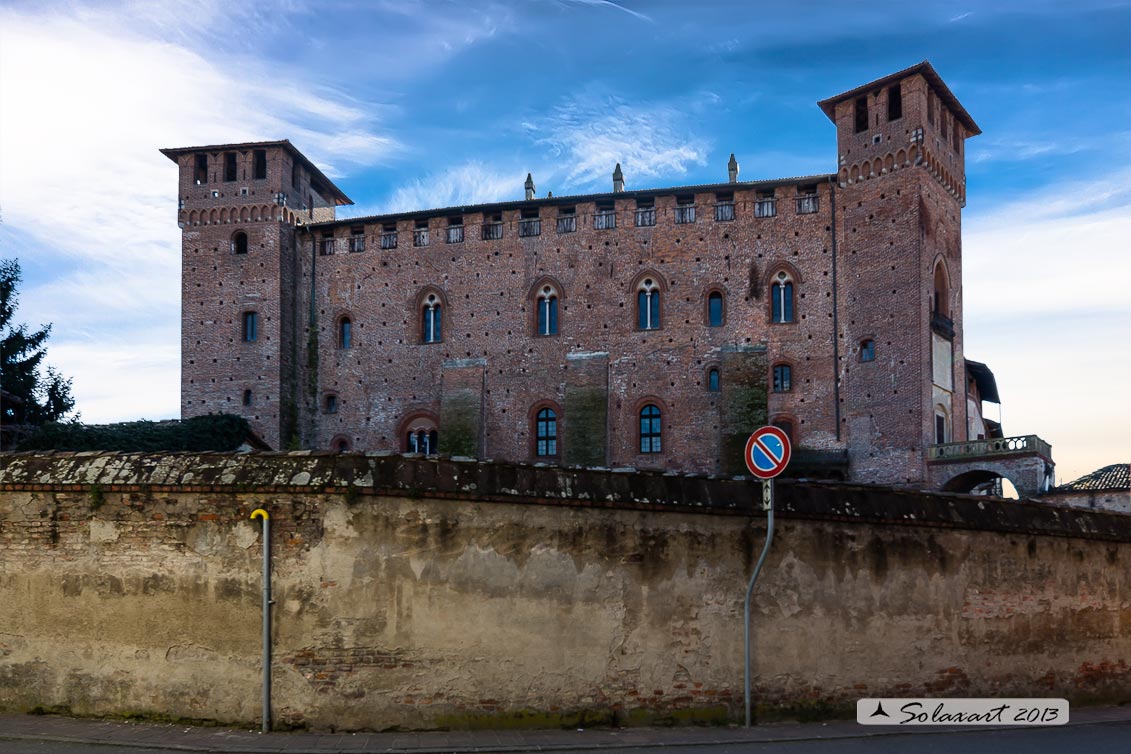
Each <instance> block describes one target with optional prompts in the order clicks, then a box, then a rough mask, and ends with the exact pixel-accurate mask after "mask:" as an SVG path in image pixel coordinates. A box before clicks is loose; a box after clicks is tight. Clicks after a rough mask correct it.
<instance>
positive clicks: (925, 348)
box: [819, 62, 981, 482]
mask: <svg viewBox="0 0 1131 754" xmlns="http://www.w3.org/2000/svg"><path fill="white" fill-rule="evenodd" d="M819 104H820V106H821V109H822V110H824V112H825V113H826V115H828V116H829V118H830V119H831V120H832V121H833V122H834V123H835V124H836V128H837V152H838V172H837V185H838V190H837V192H836V197H837V203H838V207H837V217H836V221H835V224H836V235H837V239H838V242H839V243H838V245H839V249H838V255H837V256H838V262H839V270H838V283H839V288H840V290H839V291H838V304H837V319H838V327H837V334H838V339H839V340H838V344H837V346H838V348H837V350H838V357H837V358H838V362H839V363H838V372H839V379H840V404H841V405H840V421H841V428H842V432H843V435H844V439H845V441H846V443H847V446H848V449H849V457H850V458H851V459H852V468H851V473H852V477H853V478H854V479H859V480H862V481H867V480H868V479H869V478H885V479H890V478H891V477H892V471H893V470H894V469H902V470H903V471H902V472H901V473H900V474H899V476H902V477H903V478H904V480H905V481H907V482H918V481H920V480H922V479H925V478H926V475H927V472H926V460H927V459H926V448H927V446H929V445H933V444H938V443H944V442H955V441H960V440H966V439H967V437H966V435H967V425H968V422H967V417H966V414H967V399H966V395H965V391H966V384H967V379H966V373H965V366H964V361H963V350H962V297H961V292H962V233H961V231H962V208H963V207H964V206H965V203H966V178H965V167H964V155H965V148H964V142H965V140H966V139H967V138H968V137H970V136H974V135H977V134H979V133H981V131H980V129H979V128H978V126H977V124H976V123H975V122H974V120H973V119H972V118H971V117H970V115H969V114H968V113H967V112H966V110H965V108H963V107H962V105H961V104H960V103H959V102H958V100H957V99H956V98H955V96H954V95H953V94H952V93H951V91H950V90H949V89H948V88H947V86H946V84H944V83H943V81H942V79H941V78H939V75H938V74H937V73H936V72H935V70H934V68H932V67H931V65H930V64H929V63H926V62H923V63H920V64H918V65H915V66H912V67H911V68H908V69H906V70H903V71H900V72H898V73H894V74H892V75H890V76H885V77H884V78H882V79H878V80H876V81H873V82H871V83H869V84H865V85H864V86H861V87H857V88H856V89H853V90H851V91H848V92H844V93H843V94H840V95H837V96H836V97H832V98H830V99H827V100H824V101H822V102H820V103H819ZM909 390H910V391H914V392H915V395H914V398H913V399H909V396H907V395H906V394H905V393H906V392H907V391H909Z"/></svg>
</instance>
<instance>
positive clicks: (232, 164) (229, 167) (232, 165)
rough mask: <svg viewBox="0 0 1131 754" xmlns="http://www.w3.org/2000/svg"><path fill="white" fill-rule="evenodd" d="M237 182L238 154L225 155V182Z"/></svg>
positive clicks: (226, 153) (228, 153)
mask: <svg viewBox="0 0 1131 754" xmlns="http://www.w3.org/2000/svg"><path fill="white" fill-rule="evenodd" d="M234 180H236V153H235V152H225V153H224V181H225V183H231V182H232V181H234Z"/></svg>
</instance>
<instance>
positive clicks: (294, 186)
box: [161, 141, 351, 448]
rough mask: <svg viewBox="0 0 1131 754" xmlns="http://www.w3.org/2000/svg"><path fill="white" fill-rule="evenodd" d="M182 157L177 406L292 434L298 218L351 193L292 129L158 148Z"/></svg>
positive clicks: (330, 209)
mask: <svg viewBox="0 0 1131 754" xmlns="http://www.w3.org/2000/svg"><path fill="white" fill-rule="evenodd" d="M161 152H162V154H164V155H165V156H166V157H168V158H169V159H170V160H172V161H173V162H175V163H177V165H178V167H179V168H180V181H179V191H178V194H179V207H180V208H179V212H178V218H177V219H178V225H179V226H180V227H181V229H182V233H181V239H182V253H181V259H182V269H181V290H182V300H181V416H182V417H183V418H190V417H193V416H200V415H202V414H211V413H232V414H238V415H241V416H244V417H246V418H247V419H248V420H249V422H250V423H251V426H252V428H253V429H254V430H255V431H256V432H257V433H258V434H259V435H260V436H261V437H262V438H263V440H264V441H266V442H267V443H268V444H269V445H270V446H271V447H275V448H279V447H286V446H287V445H289V444H292V443H294V442H296V441H297V437H298V436H297V432H298V411H299V406H300V405H301V400H300V396H299V394H298V390H299V384H300V372H301V368H300V364H301V348H300V346H301V343H302V329H301V328H302V327H303V324H304V323H303V322H300V321H299V317H298V307H299V306H300V305H301V302H299V301H297V300H296V298H297V297H298V296H299V295H300V293H301V290H302V286H299V285H298V280H299V276H300V275H301V274H302V272H301V267H302V260H304V259H306V258H307V257H309V255H310V253H311V250H310V249H309V248H306V249H305V253H304V249H303V248H300V244H299V243H297V238H298V236H297V233H296V229H297V228H298V227H299V226H302V225H305V224H307V223H311V222H322V221H327V220H333V219H334V215H335V207H336V206H339V205H342V204H350V203H351V202H350V200H349V198H348V197H346V195H345V194H343V193H342V192H341V191H340V190H339V189H338V188H337V187H336V186H334V184H333V183H331V182H330V181H329V180H328V179H327V178H326V177H325V176H324V175H323V174H322V172H321V171H320V170H318V168H316V167H315V166H314V165H313V164H312V163H311V162H310V161H309V160H307V159H306V158H305V157H303V155H302V154H301V153H300V152H299V151H298V150H297V149H295V148H294V147H293V146H292V145H291V143H290V142H289V141H270V142H258V143H249V144H224V145H217V146H204V147H185V148H181V149H163V150H161Z"/></svg>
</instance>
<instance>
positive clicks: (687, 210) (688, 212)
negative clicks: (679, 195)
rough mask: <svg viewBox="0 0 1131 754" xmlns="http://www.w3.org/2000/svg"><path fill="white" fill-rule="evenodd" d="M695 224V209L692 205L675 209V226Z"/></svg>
mask: <svg viewBox="0 0 1131 754" xmlns="http://www.w3.org/2000/svg"><path fill="white" fill-rule="evenodd" d="M693 222H695V207H694V206H693V205H681V206H679V207H676V208H675V224H676V225H686V224H688V223H693Z"/></svg>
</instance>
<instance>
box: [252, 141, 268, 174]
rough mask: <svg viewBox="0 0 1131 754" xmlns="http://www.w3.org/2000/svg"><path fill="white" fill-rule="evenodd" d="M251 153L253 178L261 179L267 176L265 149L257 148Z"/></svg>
mask: <svg viewBox="0 0 1131 754" xmlns="http://www.w3.org/2000/svg"><path fill="white" fill-rule="evenodd" d="M252 154H253V155H254V157H253V162H254V168H253V171H254V172H253V174H254V176H255V180H257V181H261V180H263V179H264V178H266V177H267V150H266V149H257V150H255V151H254V152H253V153H252Z"/></svg>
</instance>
